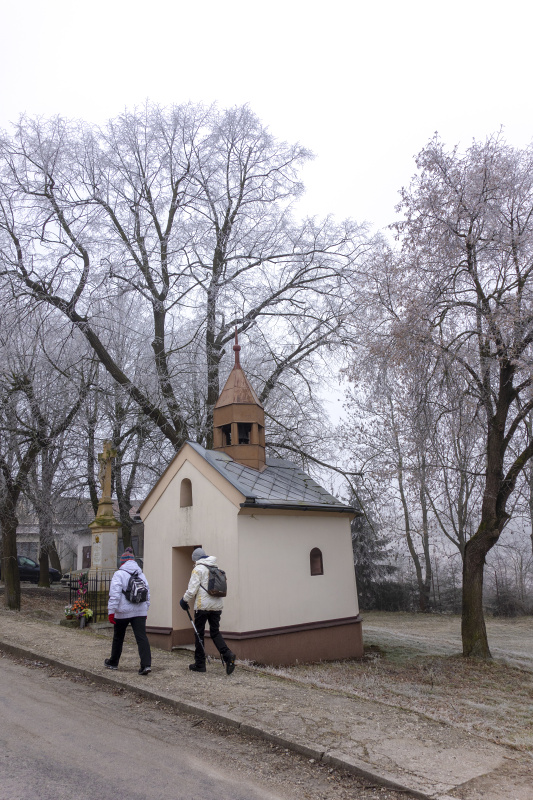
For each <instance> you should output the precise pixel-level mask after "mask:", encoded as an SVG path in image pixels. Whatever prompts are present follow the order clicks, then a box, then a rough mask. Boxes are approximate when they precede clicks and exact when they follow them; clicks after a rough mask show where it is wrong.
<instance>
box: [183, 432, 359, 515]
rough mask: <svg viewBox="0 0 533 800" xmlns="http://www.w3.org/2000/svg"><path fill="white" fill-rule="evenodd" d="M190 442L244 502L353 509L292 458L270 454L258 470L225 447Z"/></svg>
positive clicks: (311, 507)
mask: <svg viewBox="0 0 533 800" xmlns="http://www.w3.org/2000/svg"><path fill="white" fill-rule="evenodd" d="M188 444H189V445H190V446H191V447H192V448H193V449H194V450H196V452H197V453H198V454H199V455H200V456H202V458H204V459H205V460H206V461H207V462H208V463H209V464H211V466H212V467H214V468H215V469H216V470H217V472H219V473H220V474H221V475H223V476H224V477H225V478H226V480H228V481H229V482H230V483H231V484H232V485H233V486H234V487H235V488H236V489H238V491H239V492H241V494H243V495H244V496H245V497H246V501H245V502H244V503H243V504H242V505H244V506H253V505H255V506H257V507H265V508H268V507H270V508H278V507H281V508H299V509H303V508H310V509H315V508H316V509H322V510H327V511H345V512H353V509H352V507H351V506H346V505H344V504H343V503H341V502H340V501H339V500H337V498H336V497H334V496H333V495H332V494H330V493H329V492H327V491H326V490H325V489H324V488H322V486H320V485H319V484H318V483H317V482H316V481H315V480H313V478H310V477H309V475H306V474H305V472H303V471H302V470H301V469H300V467H298V466H297V465H296V464H293V463H292V461H285V460H283V459H280V458H267V461H266V464H267V465H266V467H265V469H264V470H263V471H262V472H258V471H257V470H255V469H252V467H246V466H244V465H243V464H239V463H238V462H237V461H234V460H233V459H232V458H231V456H228V455H227V454H226V453H223V452H222V451H219V450H206V449H205V447H202V446H201V445H199V444H196V442H188Z"/></svg>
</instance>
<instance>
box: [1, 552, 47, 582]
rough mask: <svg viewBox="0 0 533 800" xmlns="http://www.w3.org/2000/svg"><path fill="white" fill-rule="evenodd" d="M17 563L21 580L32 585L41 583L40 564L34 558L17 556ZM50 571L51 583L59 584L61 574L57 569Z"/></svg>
mask: <svg viewBox="0 0 533 800" xmlns="http://www.w3.org/2000/svg"><path fill="white" fill-rule="evenodd" d="M17 561H18V565H19V575H20V580H21V581H30V583H39V572H40V570H39V564H37V562H36V561H34V560H33V558H28V557H27V556H17ZM48 571H49V574H50V583H57V582H58V581H60V580H61V573H60V572H59V571H58V570H57V569H54V568H53V567H50V568H49V570H48ZM1 577H2V575H1V573H0V578H1Z"/></svg>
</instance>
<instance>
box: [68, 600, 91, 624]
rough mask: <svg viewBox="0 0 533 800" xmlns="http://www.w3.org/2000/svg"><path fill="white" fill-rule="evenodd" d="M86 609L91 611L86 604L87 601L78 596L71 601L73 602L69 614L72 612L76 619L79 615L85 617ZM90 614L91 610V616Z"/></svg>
mask: <svg viewBox="0 0 533 800" xmlns="http://www.w3.org/2000/svg"><path fill="white" fill-rule="evenodd" d="M86 611H91V609H90V608H89V607H88V606H87V603H86V601H85V600H84V599H83V597H78V599H77V600H75V601H74V602H73V604H72V607H71V614H74V616H75V617H78V619H79V618H80V617H85V616H86V613H85V612H86ZM92 614H93V612H92V611H91V616H92Z"/></svg>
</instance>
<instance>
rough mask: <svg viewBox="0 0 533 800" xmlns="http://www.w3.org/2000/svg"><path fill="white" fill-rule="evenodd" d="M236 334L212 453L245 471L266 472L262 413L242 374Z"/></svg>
mask: <svg viewBox="0 0 533 800" xmlns="http://www.w3.org/2000/svg"><path fill="white" fill-rule="evenodd" d="M240 350H241V348H240V345H239V341H238V339H237V330H235V344H234V345H233V351H234V353H235V365H234V367H233V369H232V371H231V372H230V374H229V377H228V380H227V381H226V385H225V386H224V388H223V389H222V392H221V393H220V397H219V398H218V400H217V402H216V405H215V408H214V410H213V449H214V450H223V451H224V453H227V454H228V455H229V456H231V457H232V458H233V460H234V461H238V462H239V464H244V465H245V466H247V467H252V468H253V469H256V470H259V471H261V470H263V469H264V468H265V412H264V410H263V406H262V405H261V403H260V402H259V398H258V397H257V395H256V393H255V392H254V390H253V389H252V387H251V386H250V384H249V383H248V380H247V379H246V376H245V374H244V372H243V371H242V368H241V364H240V359H239V352H240Z"/></svg>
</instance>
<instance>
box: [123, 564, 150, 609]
mask: <svg viewBox="0 0 533 800" xmlns="http://www.w3.org/2000/svg"><path fill="white" fill-rule="evenodd" d="M122 594H125V595H126V600H129V601H130V603H135V604H137V603H144V602H145V601H146V600H148V586H147V585H146V584H145V582H144V581H143V579H142V578H141V576H140V573H139V572H132V574H131V575H130V579H129V581H128V586H127V588H126V589H123V590H122Z"/></svg>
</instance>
